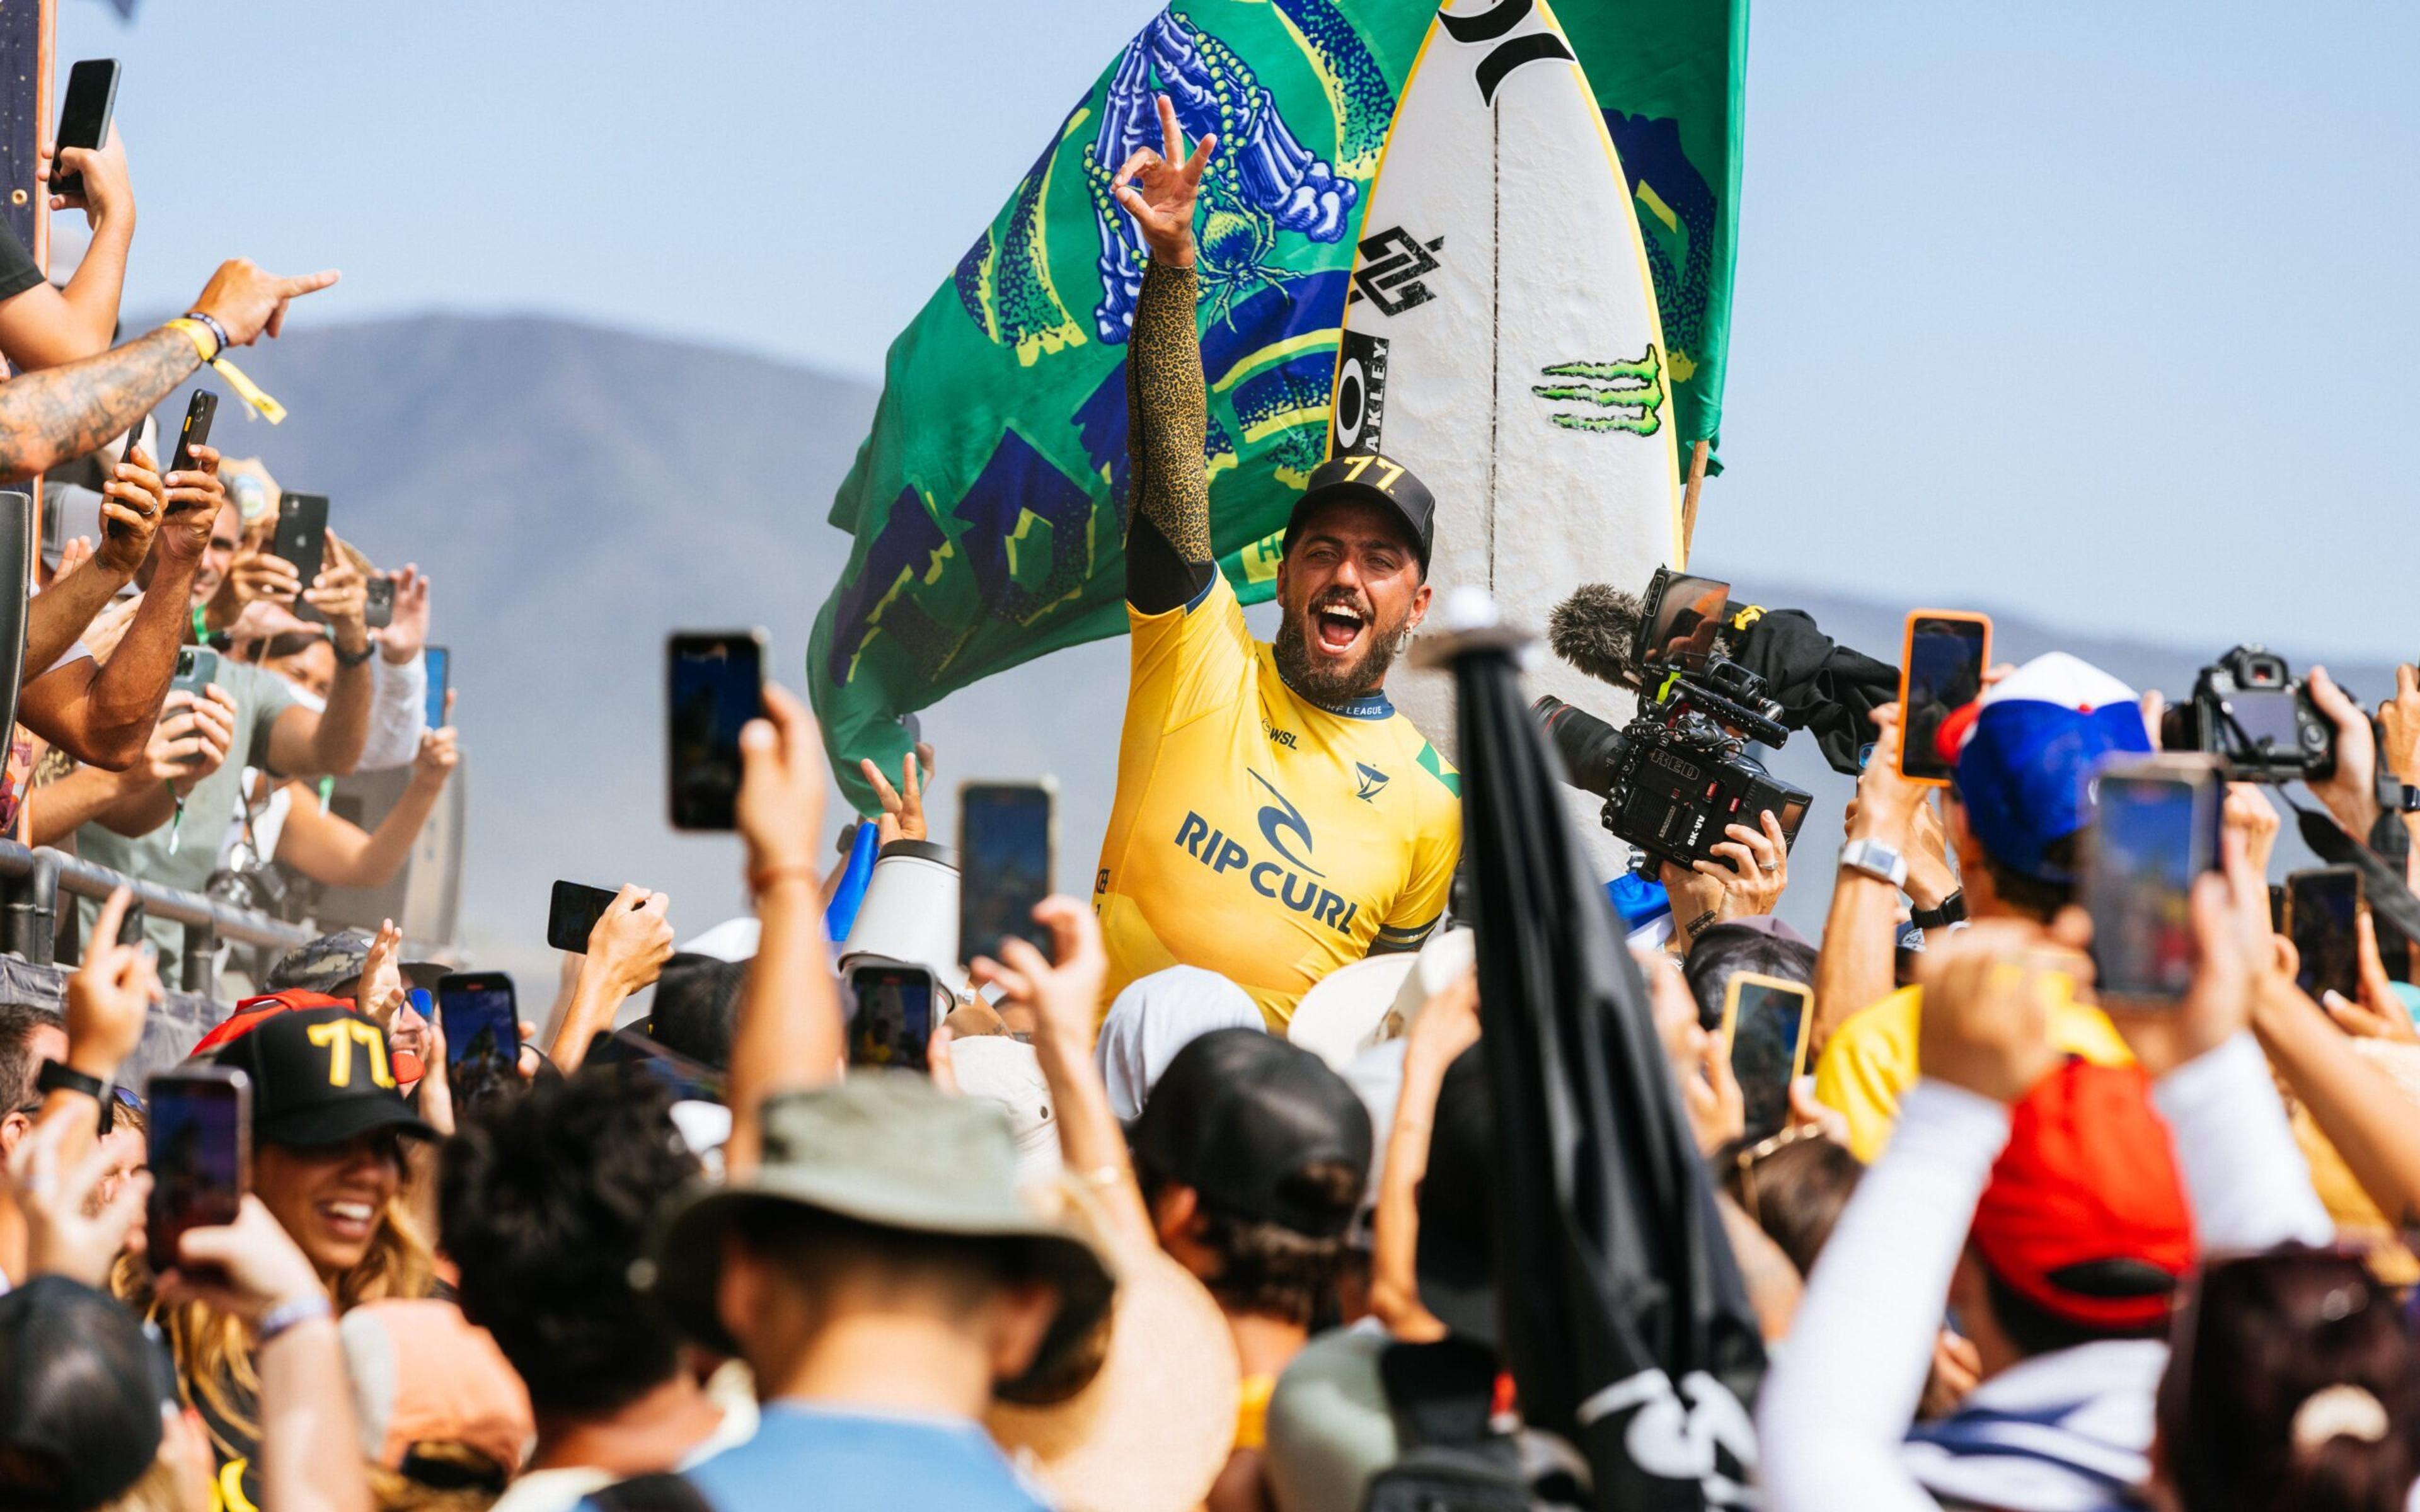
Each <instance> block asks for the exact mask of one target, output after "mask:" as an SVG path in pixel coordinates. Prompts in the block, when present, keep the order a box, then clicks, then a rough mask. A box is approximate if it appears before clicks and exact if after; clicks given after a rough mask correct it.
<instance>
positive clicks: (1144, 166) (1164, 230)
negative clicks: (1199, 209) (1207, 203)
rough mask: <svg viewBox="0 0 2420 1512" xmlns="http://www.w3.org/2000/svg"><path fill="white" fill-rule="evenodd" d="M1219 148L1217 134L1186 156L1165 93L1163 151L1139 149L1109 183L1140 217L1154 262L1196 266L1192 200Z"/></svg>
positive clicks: (1162, 101) (1181, 134)
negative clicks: (1189, 155)
mask: <svg viewBox="0 0 2420 1512" xmlns="http://www.w3.org/2000/svg"><path fill="white" fill-rule="evenodd" d="M1217 147H1218V137H1216V136H1205V137H1203V138H1202V140H1201V141H1199V142H1197V143H1195V144H1194V145H1193V155H1192V156H1191V157H1189V158H1188V157H1187V156H1186V155H1185V133H1184V132H1183V131H1179V130H1178V129H1177V125H1176V106H1175V105H1174V104H1172V103H1171V102H1170V100H1169V98H1168V97H1167V96H1166V95H1162V96H1160V97H1159V150H1158V151H1156V152H1155V151H1153V150H1152V149H1151V148H1149V147H1137V148H1135V150H1134V155H1133V156H1132V157H1129V158H1128V159H1126V161H1125V163H1123V164H1122V165H1121V166H1120V167H1119V169H1118V176H1117V177H1116V178H1114V179H1112V180H1111V181H1110V193H1113V194H1115V195H1116V196H1117V199H1118V203H1119V204H1121V205H1123V206H1125V208H1126V213H1127V214H1129V215H1131V216H1133V217H1134V218H1135V228H1136V229H1137V230H1139V231H1140V232H1141V233H1142V240H1143V245H1144V246H1146V247H1148V248H1150V249H1151V255H1152V260H1153V261H1155V262H1162V263H1166V264H1168V265H1169V266H1170V267H1171V268H1190V267H1192V266H1193V203H1194V200H1195V199H1196V198H1197V197H1198V196H1199V195H1200V194H1201V193H1202V169H1203V168H1205V167H1207V166H1208V165H1209V162H1210V154H1211V152H1212V151H1213V150H1215V149H1216V148H1217Z"/></svg>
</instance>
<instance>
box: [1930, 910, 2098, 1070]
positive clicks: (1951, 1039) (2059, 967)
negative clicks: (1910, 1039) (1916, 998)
mask: <svg viewBox="0 0 2420 1512" xmlns="http://www.w3.org/2000/svg"><path fill="white" fill-rule="evenodd" d="M2086 970H2088V966H2087V965H2086V964H2085V963H2083V962H2082V961H2081V960H2080V959H2079V958H2077V957H2076V956H2074V955H2073V953H2072V952H2071V951H2068V950H2065V949H2060V948H2058V947H2056V946H2054V945H2053V944H2052V943H2051V942H2050V940H2049V939H2048V938H2047V937H2045V935H2044V934H2043V933H2042V930H2041V927H2040V925H2038V924H2033V923H2029V922H2026V921H2024V920H2020V919H2009V918H1992V919H1978V920H1977V921H1976V922H1974V923H1972V924H1970V925H1968V926H1967V927H1966V928H1964V929H1962V930H1960V931H1957V932H1956V933H1951V934H1949V935H1947V937H1945V938H1944V939H1943V940H1942V942H1941V943H1940V944H1939V945H1938V946H1931V945H1930V944H1928V947H1927V949H1926V950H1925V952H1924V955H1923V957H1922V958H1921V960H1920V961H1919V962H1918V964H1917V965H1916V980H1918V981H1919V982H1921V983H1922V984H1923V987H1924V1012H1923V1014H1922V1016H1921V1017H1920V1018H1919V1019H1918V1020H1917V1027H1916V1037H1917V1042H1916V1063H1917V1064H1918V1065H1920V1066H1922V1067H1923V1068H1924V1075H1925V1076H1927V1077H1928V1078H1931V1079H1932V1080H1934V1081H1942V1082H1947V1083H1949V1084H1950V1085H1951V1086H1953V1087H1962V1088H1965V1089H1966V1090H1968V1091H1970V1092H1975V1093H1978V1094H1979V1095H1981V1096H1984V1097H1988V1098H1990V1099H1992V1100H1993V1102H1996V1103H2014V1102H2016V1101H2017V1100H2018V1099H2020V1098H2022V1097H2024V1095H2025V1094H2026V1093H2027V1092H2029V1091H2031V1090H2033V1088H2034V1084H2035V1083H2037V1082H2039V1081H2040V1080H2041V1079H2042V1078H2043V1077H2045V1076H2047V1075H2049V1074H2050V1073H2051V1072H2054V1071H2056V1070H2057V1069H2058V1065H2059V1062H2060V1061H2061V1060H2062V1059H2063V1058H2064V1057H2062V1056H2061V1055H2060V1053H2059V1051H2058V1048H2057V1047H2056V1046H2055V1045H2054V1044H2053V1043H2052V1042H2051V1038H2050V1005H2051V1003H2052V1001H2053V1000H2054V999H2055V997H2056V996H2058V995H2059V994H2060V990H2061V989H2060V987H2059V984H2058V983H2057V982H2055V980H2052V979H2053V977H2054V976H2055V975H2058V974H2066V975H2068V976H2071V977H2075V978H2077V980H2081V977H2080V975H2079V974H2080V973H2081V972H2083V971H2086Z"/></svg>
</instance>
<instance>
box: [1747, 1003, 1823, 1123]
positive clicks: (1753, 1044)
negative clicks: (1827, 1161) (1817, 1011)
mask: <svg viewBox="0 0 2420 1512" xmlns="http://www.w3.org/2000/svg"><path fill="white" fill-rule="evenodd" d="M1729 990H1730V993H1731V995H1732V1007H1731V1010H1730V1015H1729V1016H1730V1025H1731V1074H1732V1075H1733V1076H1735V1077H1737V1078H1738V1079H1739V1086H1740V1099H1741V1103H1742V1104H1743V1107H1744V1110H1745V1115H1746V1124H1745V1130H1744V1133H1743V1137H1745V1138H1746V1139H1748V1140H1750V1141H1755V1140H1759V1139H1769V1138H1771V1137H1772V1136H1773V1135H1775V1134H1779V1133H1780V1132H1781V1129H1782V1126H1783V1125H1784V1124H1786V1123H1788V1122H1789V1121H1790V1084H1791V1082H1792V1080H1794V1079H1795V1078H1796V1077H1797V1076H1798V1074H1799V1072H1801V1071H1802V1070H1804V1069H1805V1068H1804V1063H1803V1062H1802V1060H1801V1058H1800V1057H1802V1056H1803V1055H1804V1054H1805V1046H1804V1044H1803V1043H1802V1041H1803V1040H1804V1039H1805V1035H1806V1027H1807V1008H1808V1006H1809V1005H1811V1004H1812V1003H1813V1002H1814V1000H1815V994H1814V992H1813V990H1812V989H1810V988H1807V987H1806V986H1803V985H1801V984H1799V983H1797V982H1789V981H1776V980H1771V979H1768V978H1761V977H1755V976H1752V975H1749V974H1747V973H1745V972H1743V973H1741V974H1739V975H1737V976H1734V977H1733V978H1731V980H1730V989H1729Z"/></svg>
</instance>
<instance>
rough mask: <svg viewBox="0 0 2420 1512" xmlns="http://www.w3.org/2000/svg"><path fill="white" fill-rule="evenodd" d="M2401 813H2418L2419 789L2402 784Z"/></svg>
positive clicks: (2419, 806) (2419, 809)
mask: <svg viewBox="0 0 2420 1512" xmlns="http://www.w3.org/2000/svg"><path fill="white" fill-rule="evenodd" d="M2402 811H2403V812H2405V813H2420V787H2413V786H2412V784H2411V783H2409V782H2406V783H2404V784H2403V810H2402Z"/></svg>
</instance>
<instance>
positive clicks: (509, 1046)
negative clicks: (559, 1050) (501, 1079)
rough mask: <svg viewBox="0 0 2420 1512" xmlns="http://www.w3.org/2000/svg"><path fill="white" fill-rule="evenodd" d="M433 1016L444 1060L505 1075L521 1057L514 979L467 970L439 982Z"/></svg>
mask: <svg viewBox="0 0 2420 1512" xmlns="http://www.w3.org/2000/svg"><path fill="white" fill-rule="evenodd" d="M437 1019H438V1022H439V1023H440V1024H442V1025H443V1026H444V1028H445V1064H446V1067H447V1068H448V1069H449V1070H454V1069H460V1068H471V1069H473V1070H474V1071H477V1072H484V1073H486V1074H488V1075H490V1076H508V1075H510V1074H512V1072H513V1070H514V1067H515V1065H516V1063H517V1062H519V1060H520V1054H521V1028H520V1014H519V1012H517V1011H515V1005H514V1002H513V980H512V979H511V978H510V977H507V976H505V975H504V973H502V972H499V971H474V972H465V973H460V974H458V975H455V976H450V977H445V978H442V979H440V980H439V981H438V983H437Z"/></svg>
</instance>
